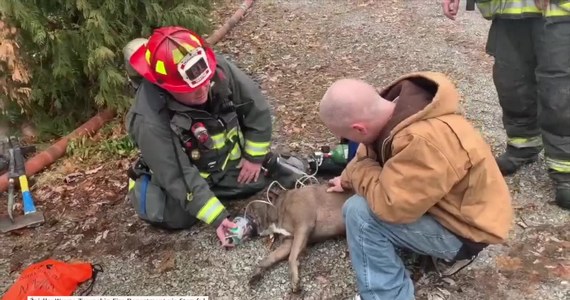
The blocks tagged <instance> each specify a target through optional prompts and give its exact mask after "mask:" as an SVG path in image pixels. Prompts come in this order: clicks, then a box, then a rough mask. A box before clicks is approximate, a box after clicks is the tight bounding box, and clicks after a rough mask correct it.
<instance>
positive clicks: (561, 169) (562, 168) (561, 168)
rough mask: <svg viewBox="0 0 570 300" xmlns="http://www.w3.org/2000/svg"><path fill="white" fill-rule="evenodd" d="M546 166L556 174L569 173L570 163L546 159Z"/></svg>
mask: <svg viewBox="0 0 570 300" xmlns="http://www.w3.org/2000/svg"><path fill="white" fill-rule="evenodd" d="M546 165H547V166H548V168H549V169H552V170H554V171H556V172H558V173H570V161H568V160H558V159H554V158H549V157H547V158H546Z"/></svg>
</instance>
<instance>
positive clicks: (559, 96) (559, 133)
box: [533, 20, 570, 209]
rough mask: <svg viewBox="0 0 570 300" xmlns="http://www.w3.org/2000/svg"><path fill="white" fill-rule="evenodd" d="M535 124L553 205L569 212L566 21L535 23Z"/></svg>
mask: <svg viewBox="0 0 570 300" xmlns="http://www.w3.org/2000/svg"><path fill="white" fill-rule="evenodd" d="M534 25H535V26H534V28H533V29H534V30H533V37H534V40H535V41H536V42H535V45H534V46H535V49H536V53H537V62H538V66H537V69H536V77H537V82H538V103H539V124H540V128H541V130H542V139H543V142H544V156H545V160H546V165H547V167H548V171H549V174H550V176H551V178H552V179H553V180H554V182H555V184H556V203H557V204H558V205H559V206H561V207H563V208H566V209H570V20H564V21H545V20H537V21H536V22H535V24H534Z"/></svg>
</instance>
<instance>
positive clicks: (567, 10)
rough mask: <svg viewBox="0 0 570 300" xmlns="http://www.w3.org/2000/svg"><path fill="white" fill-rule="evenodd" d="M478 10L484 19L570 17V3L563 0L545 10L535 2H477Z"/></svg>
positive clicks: (517, 0)
mask: <svg viewBox="0 0 570 300" xmlns="http://www.w3.org/2000/svg"><path fill="white" fill-rule="evenodd" d="M476 4H477V8H478V9H479V11H480V12H481V14H482V15H483V17H484V18H486V19H490V18H492V17H493V16H494V15H523V14H536V15H543V16H545V17H560V16H570V1H569V0H562V1H559V2H558V3H552V2H551V3H550V4H549V5H548V7H547V8H546V9H545V10H541V9H539V8H538V7H537V6H536V4H535V2H534V0H490V1H480V2H479V1H478V2H476Z"/></svg>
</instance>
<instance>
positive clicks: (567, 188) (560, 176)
mask: <svg viewBox="0 0 570 300" xmlns="http://www.w3.org/2000/svg"><path fill="white" fill-rule="evenodd" d="M549 175H550V178H552V180H553V181H554V186H555V188H556V196H555V198H554V201H555V202H556V205H558V206H560V207H561V208H564V209H568V210H570V173H558V172H555V171H554V170H551V169H550V170H549Z"/></svg>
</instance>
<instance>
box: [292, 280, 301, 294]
mask: <svg viewBox="0 0 570 300" xmlns="http://www.w3.org/2000/svg"><path fill="white" fill-rule="evenodd" d="M291 292H292V293H293V294H298V293H300V292H301V282H300V281H299V280H297V281H294V282H291Z"/></svg>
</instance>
